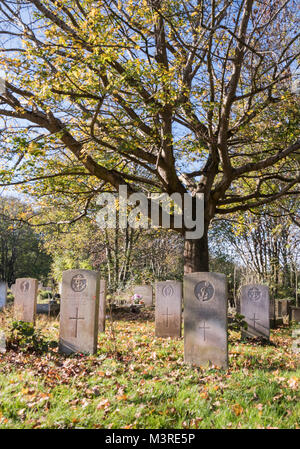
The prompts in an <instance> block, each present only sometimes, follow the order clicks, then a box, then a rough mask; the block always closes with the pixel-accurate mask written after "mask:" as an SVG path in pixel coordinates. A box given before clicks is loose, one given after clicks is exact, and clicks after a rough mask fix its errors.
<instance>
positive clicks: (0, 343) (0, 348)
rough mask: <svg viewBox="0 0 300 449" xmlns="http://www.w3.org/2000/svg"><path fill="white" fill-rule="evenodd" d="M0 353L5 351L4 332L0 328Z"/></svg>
mask: <svg viewBox="0 0 300 449" xmlns="http://www.w3.org/2000/svg"><path fill="white" fill-rule="evenodd" d="M0 353H1V354H5V353H6V338H5V333H4V332H3V331H1V330H0Z"/></svg>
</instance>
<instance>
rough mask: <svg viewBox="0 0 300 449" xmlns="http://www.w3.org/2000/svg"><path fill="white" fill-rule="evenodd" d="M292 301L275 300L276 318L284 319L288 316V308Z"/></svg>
mask: <svg viewBox="0 0 300 449" xmlns="http://www.w3.org/2000/svg"><path fill="white" fill-rule="evenodd" d="M291 302H292V300H291V299H277V300H276V301H275V313H276V317H279V318H281V317H284V316H286V315H289V308H290V304H291Z"/></svg>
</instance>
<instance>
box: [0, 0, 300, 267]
mask: <svg viewBox="0 0 300 449" xmlns="http://www.w3.org/2000/svg"><path fill="white" fill-rule="evenodd" d="M295 10H296V8H295V3H294V1H292V0H287V1H284V0H276V1H271V0H263V1H259V2H256V1H254V0H243V1H240V2H237V1H235V0H222V1H220V0H212V1H206V0H202V1H195V0H191V1H182V0H128V1H123V2H120V1H115V0H100V1H99V2H97V3H95V2H93V1H91V0H84V1H70V0H60V1H52V0H43V1H40V0H28V1H21V0H11V1H8V0H4V1H3V0H1V2H0V17H1V18H0V37H1V53H0V60H1V63H2V64H3V66H4V67H5V71H6V75H7V76H6V82H5V89H4V91H3V92H2V93H1V95H0V115H1V117H2V126H1V135H2V137H3V141H4V142H5V144H4V145H3V146H2V149H1V151H2V155H3V157H4V158H5V161H6V167H3V168H2V171H1V178H2V181H1V185H19V186H23V189H25V191H27V192H29V193H31V194H35V195H37V196H38V197H39V199H40V200H43V198H46V199H47V202H48V203H49V198H50V199H51V200H53V202H55V201H56V204H57V205H59V206H61V207H62V208H64V207H66V206H67V205H68V206H70V207H71V209H72V210H73V212H74V216H73V220H76V219H78V218H80V217H82V216H84V215H86V214H87V213H88V210H89V208H90V206H91V204H92V203H93V201H94V199H95V197H96V196H97V195H98V194H99V192H101V191H103V190H116V189H118V187H119V186H120V185H124V184H126V185H127V187H128V191H129V193H131V192H135V191H138V190H141V189H145V190H146V191H148V192H149V191H156V192H166V193H168V194H172V193H174V192H177V193H180V194H184V193H186V192H189V193H190V194H191V195H192V196H195V197H197V195H198V194H200V193H201V194H204V199H205V217H204V221H205V232H204V236H203V237H202V238H201V239H199V240H197V241H186V245H185V270H186V271H206V270H208V243H207V232H208V228H209V225H210V223H211V221H212V219H213V218H214V217H215V216H216V215H219V216H222V217H223V216H224V217H225V216H227V215H228V214H231V213H234V212H236V211H247V210H250V211H251V210H253V208H256V207H259V206H261V205H263V204H268V203H270V202H272V201H274V200H276V199H279V198H281V197H284V196H293V195H296V194H298V193H299V187H298V183H299V179H300V177H299V148H300V140H299V129H298V128H297V121H298V120H299V102H298V100H299V99H298V98H297V96H296V95H295V94H294V93H293V92H292V90H291V85H292V81H293V73H295V71H296V70H297V67H298V62H299V48H298V47H297V43H298V42H299V33H298V29H299V23H298V22H299V21H298V20H297V18H296V13H295ZM57 198H59V200H57ZM184 231H185V230H184V228H183V229H181V230H180V232H181V233H184Z"/></svg>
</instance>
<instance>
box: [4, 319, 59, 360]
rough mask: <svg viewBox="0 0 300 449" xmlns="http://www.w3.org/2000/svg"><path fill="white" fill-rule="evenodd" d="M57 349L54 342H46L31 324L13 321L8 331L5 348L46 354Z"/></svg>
mask: <svg viewBox="0 0 300 449" xmlns="http://www.w3.org/2000/svg"><path fill="white" fill-rule="evenodd" d="M55 347H57V342H56V341H50V340H47V339H46V338H45V337H44V336H43V335H42V334H41V332H40V331H38V330H36V329H35V328H34V326H33V324H32V323H27V322H25V321H13V322H12V324H11V327H10V329H9V337H8V339H7V348H8V349H13V350H20V351H22V352H38V353H42V352H47V351H48V350H49V348H55Z"/></svg>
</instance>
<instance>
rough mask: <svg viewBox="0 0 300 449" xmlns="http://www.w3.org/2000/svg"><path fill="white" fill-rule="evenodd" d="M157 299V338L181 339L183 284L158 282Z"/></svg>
mask: <svg viewBox="0 0 300 449" xmlns="http://www.w3.org/2000/svg"><path fill="white" fill-rule="evenodd" d="M155 298H156V302H155V335H156V336H157V337H181V315H182V284H181V282H178V281H165V282H157V283H156V284H155Z"/></svg>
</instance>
